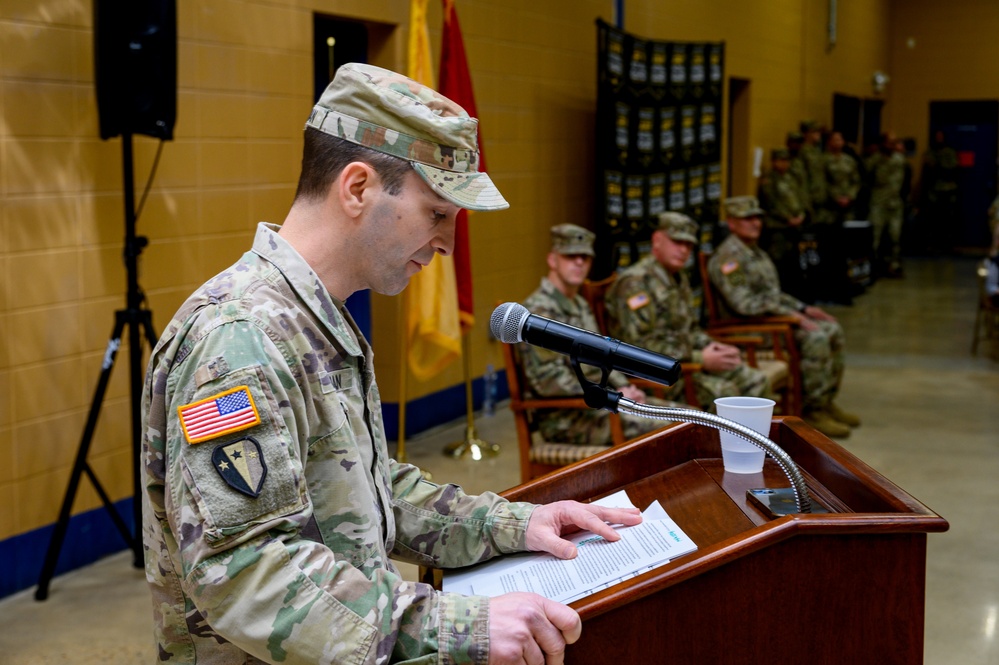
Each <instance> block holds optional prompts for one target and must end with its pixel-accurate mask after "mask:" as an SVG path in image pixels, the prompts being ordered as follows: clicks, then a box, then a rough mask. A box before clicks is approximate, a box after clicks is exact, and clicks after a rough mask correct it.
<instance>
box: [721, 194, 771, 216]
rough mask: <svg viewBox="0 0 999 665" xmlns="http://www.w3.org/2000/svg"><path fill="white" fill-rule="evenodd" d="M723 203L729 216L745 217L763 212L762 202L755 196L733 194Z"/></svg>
mask: <svg viewBox="0 0 999 665" xmlns="http://www.w3.org/2000/svg"><path fill="white" fill-rule="evenodd" d="M723 205H724V206H725V215H726V216H727V217H734V218H736V219H745V218H746V217H759V216H760V215H762V214H763V209H762V208H760V202H759V201H758V200H757V199H756V197H755V196H732V197H730V198H727V199H725V201H724V203H723Z"/></svg>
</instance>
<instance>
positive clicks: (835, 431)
mask: <svg viewBox="0 0 999 665" xmlns="http://www.w3.org/2000/svg"><path fill="white" fill-rule="evenodd" d="M801 418H802V420H804V421H805V422H806V423H808V424H809V425H811V426H812V427H814V428H815V429H817V430H818V431H820V432H822V433H823V434H825V435H826V436H828V437H831V438H835V439H845V438H846V437H848V436H850V428H849V427H847V426H846V425H844V424H843V423H841V422H838V421H836V420H833V418H832V416H830V415H829V414H828V413H826V412H825V411H818V410H816V411H809V412H807V413H805V414H804V415H802V416H801Z"/></svg>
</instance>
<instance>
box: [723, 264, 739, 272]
mask: <svg viewBox="0 0 999 665" xmlns="http://www.w3.org/2000/svg"><path fill="white" fill-rule="evenodd" d="M738 269H739V262H738V261H729V262H728V263H726V264H725V265H723V266H722V267H721V271H722V274H723V275H728V274H730V273H733V272H735V271H736V270H738Z"/></svg>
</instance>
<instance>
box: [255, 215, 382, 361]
mask: <svg viewBox="0 0 999 665" xmlns="http://www.w3.org/2000/svg"><path fill="white" fill-rule="evenodd" d="M280 228H281V227H280V226H278V225H277V224H268V223H267V222H261V223H260V224H258V225H257V234H256V236H255V237H254V238H253V249H252V251H253V253H254V254H257V255H258V256H260V257H261V258H263V259H265V260H266V261H268V262H269V263H271V264H272V265H273V266H274V267H275V268H277V269H278V270H279V271H281V274H282V275H283V276H284V278H285V280H286V281H287V282H288V284H290V285H291V288H292V289H293V290H294V291H295V293H296V294H298V297H299V298H301V299H302V301H303V302H305V304H306V305H307V306H308V308H309V309H310V310H311V311H312V313H313V314H315V316H316V318H317V319H318V320H320V321H322V322H323V324H325V326H326V328H327V329H328V330H329V331H330V333H332V334H333V336H334V337H335V338H336V339H337V341H338V342H339V343H340V344H341V345H342V346H343V349H344V350H345V351H346V352H347V353H349V354H350V355H352V356H362V355H364V351H363V350H362V349H361V345H360V343H359V341H358V340H359V339H361V333H360V331H359V330H358V329H357V326H356V324H355V323H354V320H353V319H352V318H351V317H350V314H348V313H347V310H346V309H345V308H344V306H343V302H341V301H340V300H337V299H336V298H334V297H333V296H332V295H331V294H330V292H329V291H327V290H326V286H325V285H324V284H323V283H322V281H321V280H320V279H319V276H318V275H316V273H315V272H314V271H313V270H312V268H311V267H309V264H308V263H306V261H305V259H303V258H302V255H301V254H299V253H298V252H297V251H296V250H295V248H294V247H292V246H291V245H290V244H289V243H288V241H287V240H285V239H284V238H282V237H281V236H280V235H278V231H279V230H280Z"/></svg>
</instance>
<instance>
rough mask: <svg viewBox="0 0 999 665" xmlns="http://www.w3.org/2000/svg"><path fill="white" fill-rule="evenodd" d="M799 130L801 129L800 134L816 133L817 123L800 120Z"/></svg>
mask: <svg viewBox="0 0 999 665" xmlns="http://www.w3.org/2000/svg"><path fill="white" fill-rule="evenodd" d="M799 129H801V133H802V134H807V133H808V132H816V131H818V130H819V123H818V122H817V121H815V120H802V121H801V124H800V125H799Z"/></svg>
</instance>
